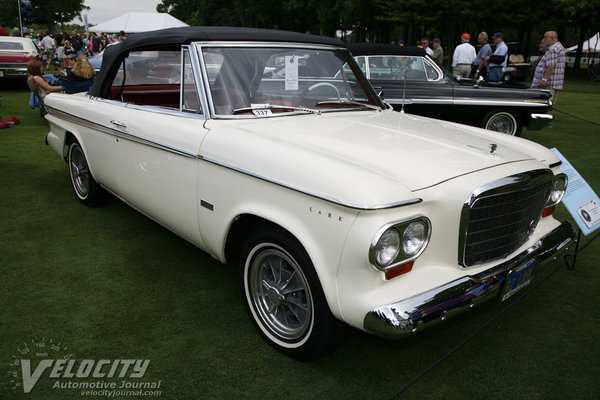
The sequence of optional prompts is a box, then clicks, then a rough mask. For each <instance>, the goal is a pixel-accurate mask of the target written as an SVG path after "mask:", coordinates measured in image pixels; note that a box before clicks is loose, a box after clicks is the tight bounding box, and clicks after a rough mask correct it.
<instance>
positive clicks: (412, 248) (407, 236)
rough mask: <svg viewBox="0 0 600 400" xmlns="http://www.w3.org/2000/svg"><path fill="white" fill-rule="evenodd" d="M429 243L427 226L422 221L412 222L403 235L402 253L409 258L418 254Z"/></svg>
mask: <svg viewBox="0 0 600 400" xmlns="http://www.w3.org/2000/svg"><path fill="white" fill-rule="evenodd" d="M426 241H427V225H426V224H425V222H424V221H422V220H420V219H419V220H416V221H413V222H411V223H410V224H409V225H408V226H407V227H406V229H405V230H404V233H403V234H402V251H403V252H404V254H406V255H407V256H408V257H412V256H414V255H415V254H417V253H418V252H419V251H421V249H422V248H423V246H424V245H425V242H426Z"/></svg>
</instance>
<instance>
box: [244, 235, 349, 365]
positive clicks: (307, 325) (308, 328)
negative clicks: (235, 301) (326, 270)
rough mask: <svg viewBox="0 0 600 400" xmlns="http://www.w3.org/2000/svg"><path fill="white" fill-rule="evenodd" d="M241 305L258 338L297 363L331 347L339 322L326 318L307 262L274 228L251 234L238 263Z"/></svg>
mask: <svg viewBox="0 0 600 400" xmlns="http://www.w3.org/2000/svg"><path fill="white" fill-rule="evenodd" d="M240 272H241V274H240V275H241V280H242V288H243V291H244V298H245V302H246V306H247V308H248V310H249V312H250V315H251V317H252V319H253V322H254V324H255V325H256V327H257V329H258V331H259V332H260V334H261V335H262V336H263V338H264V339H265V340H266V341H267V342H268V343H269V344H270V345H271V346H273V347H275V348H276V349H278V350H279V351H281V352H283V353H285V354H287V355H289V356H291V357H294V358H296V359H299V360H310V359H314V358H317V357H319V356H321V355H323V354H324V353H327V352H328V351H330V350H333V349H334V348H335V344H336V343H337V342H338V341H339V336H338V334H339V330H340V325H341V324H340V322H339V321H338V320H337V319H336V318H335V317H334V316H333V315H332V314H331V311H330V310H329V306H328V305H327V301H326V299H325V295H324V294H323V290H322V288H321V285H320V282H319V279H318V276H317V274H316V272H315V270H314V267H313V265H312V262H311V261H310V259H309V257H308V255H307V254H306V252H305V251H304V249H303V248H302V246H301V245H300V244H299V243H298V242H297V241H296V240H295V239H294V238H293V237H292V236H291V235H289V234H288V233H287V232H285V231H283V230H280V229H267V228H265V229H262V230H258V231H255V232H254V233H253V234H252V235H250V237H249V238H248V240H247V241H246V244H245V246H244V249H243V251H242V257H241V261H240Z"/></svg>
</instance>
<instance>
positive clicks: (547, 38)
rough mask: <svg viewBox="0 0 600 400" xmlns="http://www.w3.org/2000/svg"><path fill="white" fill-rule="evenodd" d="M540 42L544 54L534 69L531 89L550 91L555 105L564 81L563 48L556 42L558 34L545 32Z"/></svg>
mask: <svg viewBox="0 0 600 400" xmlns="http://www.w3.org/2000/svg"><path fill="white" fill-rule="evenodd" d="M542 42H543V44H544V46H545V48H546V53H545V54H544V55H543V56H542V59H541V60H540V62H539V63H538V65H537V67H536V69H535V73H534V75H533V81H532V82H531V87H539V88H541V89H548V90H550V92H552V98H551V100H552V103H553V104H556V97H557V96H558V91H559V90H562V88H563V82H564V80H565V48H564V47H563V45H562V44H561V43H560V42H559V41H558V34H557V33H556V32H554V31H548V32H546V33H545V34H544V39H542Z"/></svg>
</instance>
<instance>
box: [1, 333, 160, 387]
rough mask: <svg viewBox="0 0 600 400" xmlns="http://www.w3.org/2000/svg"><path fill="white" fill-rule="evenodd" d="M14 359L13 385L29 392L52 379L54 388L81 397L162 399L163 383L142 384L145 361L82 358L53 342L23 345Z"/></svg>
mask: <svg viewBox="0 0 600 400" xmlns="http://www.w3.org/2000/svg"><path fill="white" fill-rule="evenodd" d="M12 357H13V359H12V360H11V364H10V365H11V370H10V377H11V386H12V388H13V390H20V388H22V390H23V392H24V393H30V392H31V391H32V390H33V389H34V387H35V386H36V385H37V384H38V382H39V381H40V378H42V377H44V378H49V379H50V380H51V387H52V389H67V390H68V389H71V390H72V389H76V390H80V391H81V395H82V396H102V397H123V396H160V395H161V394H162V393H161V390H160V386H161V381H160V380H158V381H152V382H148V381H142V378H143V377H144V375H145V374H146V371H147V370H148V367H149V366H150V360H145V359H141V360H140V359H114V360H108V359H100V360H92V359H82V360H78V359H76V358H74V357H73V354H70V353H69V352H68V349H67V347H66V346H63V345H61V343H60V342H58V343H55V342H54V341H53V340H52V339H50V341H49V342H48V343H46V342H45V340H43V339H42V340H41V341H38V342H36V341H34V340H32V341H31V343H23V345H22V346H21V347H19V348H18V349H17V354H16V355H13V356H12Z"/></svg>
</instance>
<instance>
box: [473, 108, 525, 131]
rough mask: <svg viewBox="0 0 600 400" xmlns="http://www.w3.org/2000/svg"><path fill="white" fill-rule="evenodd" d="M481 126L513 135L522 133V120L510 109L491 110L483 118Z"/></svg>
mask: <svg viewBox="0 0 600 400" xmlns="http://www.w3.org/2000/svg"><path fill="white" fill-rule="evenodd" d="M481 127H482V128H485V129H488V130H490V131H494V132H500V133H504V134H507V135H511V136H520V135H521V122H520V121H519V117H518V116H517V115H515V114H514V113H513V112H512V111H508V110H494V111H491V112H489V113H488V114H487V115H486V116H485V117H484V118H483V121H482V123H481Z"/></svg>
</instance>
